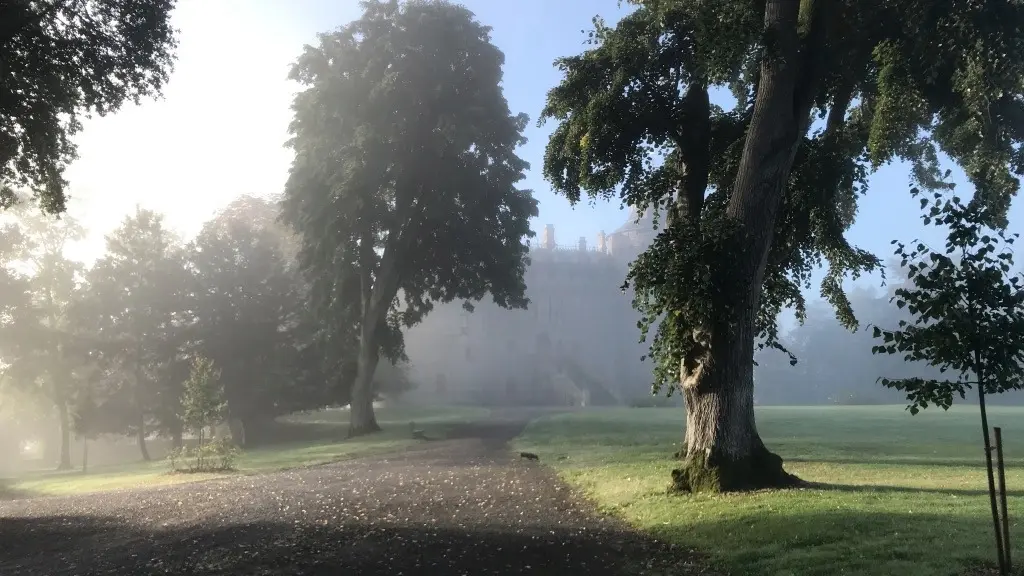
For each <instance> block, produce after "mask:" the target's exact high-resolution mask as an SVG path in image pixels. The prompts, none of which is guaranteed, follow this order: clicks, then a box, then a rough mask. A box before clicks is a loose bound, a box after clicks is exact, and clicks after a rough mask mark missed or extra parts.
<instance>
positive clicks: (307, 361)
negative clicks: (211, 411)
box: [0, 196, 410, 468]
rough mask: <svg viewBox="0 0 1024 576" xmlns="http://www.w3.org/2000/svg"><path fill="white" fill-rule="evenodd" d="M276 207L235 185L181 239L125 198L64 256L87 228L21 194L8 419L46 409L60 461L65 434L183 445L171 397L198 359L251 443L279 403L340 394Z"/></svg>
mask: <svg viewBox="0 0 1024 576" xmlns="http://www.w3.org/2000/svg"><path fill="white" fill-rule="evenodd" d="M278 213H279V205H278V202H277V200H276V199H267V198H256V197H249V196H246V197H242V198H239V199H237V200H235V201H234V202H232V203H231V204H229V205H228V206H227V207H226V208H225V209H224V210H222V211H221V212H220V213H219V214H217V215H216V217H214V218H213V219H211V220H210V221H208V222H207V223H206V224H205V225H204V226H203V228H202V230H201V231H200V233H199V234H198V235H197V236H196V237H195V238H194V239H193V240H191V241H189V242H183V241H182V240H180V239H179V238H178V237H176V236H175V234H173V233H172V231H171V230H170V229H168V227H167V226H166V225H165V224H164V221H163V218H162V216H161V215H160V214H157V213H155V212H153V211H150V210H146V209H143V208H137V209H136V211H135V212H134V213H133V214H130V215H128V216H127V217H126V218H125V219H124V220H123V221H122V222H121V224H120V226H118V227H117V228H116V229H115V230H113V231H112V232H111V233H110V234H108V235H107V237H106V251H105V253H104V254H103V255H101V256H100V257H99V258H98V259H97V260H96V261H95V263H93V264H92V265H91V266H86V265H85V264H84V263H82V262H79V261H77V260H75V259H73V258H71V257H69V256H68V250H67V249H68V248H69V247H71V245H72V244H74V243H75V242H77V241H79V240H81V239H82V238H83V237H84V235H85V230H84V228H83V227H82V226H81V225H80V224H79V223H78V222H76V221H75V219H74V218H71V217H70V216H68V215H63V216H61V217H60V218H59V219H58V218H55V217H53V216H49V215H45V214H43V213H41V212H40V211H39V209H38V207H37V206H35V205H33V204H32V203H25V204H23V205H20V206H18V207H16V208H15V209H13V210H11V211H9V212H7V213H6V214H5V216H4V218H5V221H4V224H3V228H2V231H0V307H2V315H0V358H2V360H3V368H4V370H3V376H2V379H0V398H2V399H3V401H0V411H2V412H3V417H4V418H5V419H12V420H15V421H17V422H16V423H17V424H18V425H21V426H25V425H31V424H33V423H32V422H26V421H25V420H29V419H33V418H34V419H37V420H39V419H42V420H44V421H46V422H49V421H50V420H51V419H52V420H53V421H54V422H55V423H56V425H57V426H58V427H59V431H60V433H59V438H60V442H59V444H58V445H59V456H58V455H57V454H54V456H57V457H58V458H59V460H58V461H59V465H60V466H61V467H65V468H66V467H69V466H70V465H71V462H70V445H71V442H72V440H73V438H74V437H75V436H79V437H95V436H97V435H101V434H118V435H127V436H133V437H135V438H136V440H137V442H138V446H139V450H140V453H141V455H142V457H143V458H145V459H148V458H149V457H150V456H149V451H148V449H147V442H146V441H147V438H148V437H151V436H152V435H154V434H156V435H161V436H164V437H167V438H169V439H171V443H172V445H173V446H175V447H179V446H181V444H182V441H183V435H184V434H185V429H186V426H185V422H184V415H185V414H184V412H185V411H184V410H183V408H182V406H181V405H180V402H181V398H182V394H183V391H184V384H185V382H186V381H187V380H188V378H189V372H190V366H191V362H192V361H193V360H194V359H195V358H199V357H202V358H208V359H210V360H211V361H212V362H213V363H214V364H215V365H216V367H217V369H218V370H219V371H220V380H221V382H222V384H223V389H224V397H225V402H226V405H225V416H226V418H227V419H228V421H229V423H230V425H231V427H232V432H233V436H235V437H236V439H238V440H239V441H244V442H245V443H246V444H250V445H251V444H253V443H260V442H261V441H263V440H264V439H265V436H266V432H267V431H268V425H269V424H271V423H272V422H273V421H274V419H275V418H276V417H277V416H279V415H282V414H287V413H291V412H294V411H297V410H304V409H312V408H319V407H322V406H325V405H329V404H344V403H347V401H348V398H347V390H348V386H347V383H346V382H345V381H344V378H345V375H346V374H349V373H352V371H351V370H345V369H338V370H331V369H330V368H331V367H332V366H330V365H328V364H327V363H325V362H323V361H322V360H323V358H324V357H325V354H324V353H323V345H324V342H323V339H322V338H321V337H320V335H321V332H322V330H321V325H320V324H318V322H317V321H316V319H315V317H314V315H313V314H312V313H311V310H310V309H309V306H308V304H307V302H308V298H307V291H308V285H307V282H306V281H305V280H304V279H303V275H302V274H300V273H299V271H298V269H297V266H296V259H295V251H296V241H295V240H294V238H293V237H292V234H291V233H290V232H289V231H288V230H287V229H286V228H284V227H282V226H281V225H279V224H278V223H277V218H278ZM341 355H343V354H341ZM330 356H331V357H332V358H337V357H339V354H332V355H330ZM382 376H383V377H384V378H385V379H388V383H384V384H382V385H379V386H378V391H384V392H386V391H388V390H389V389H391V388H395V389H396V390H404V389H407V388H408V387H409V386H410V384H409V383H408V381H407V380H406V379H405V378H404V375H403V373H402V369H401V367H395V368H394V369H390V370H389V371H386V372H384V373H383V374H382ZM391 380H394V381H395V382H396V384H395V385H394V386H390V381H391ZM389 386H390V387H389ZM37 424H38V422H37ZM243 439H244V440H243Z"/></svg>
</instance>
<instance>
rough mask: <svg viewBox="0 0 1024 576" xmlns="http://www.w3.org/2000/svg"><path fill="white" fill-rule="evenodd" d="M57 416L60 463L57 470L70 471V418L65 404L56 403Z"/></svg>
mask: <svg viewBox="0 0 1024 576" xmlns="http://www.w3.org/2000/svg"><path fill="white" fill-rule="evenodd" d="M57 416H58V418H59V419H60V462H59V463H58V464H57V469H58V470H70V469H71V417H70V415H69V414H68V405H67V402H64V401H63V399H61V400H60V401H58V402H57Z"/></svg>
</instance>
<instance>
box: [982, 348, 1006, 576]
mask: <svg viewBox="0 0 1024 576" xmlns="http://www.w3.org/2000/svg"><path fill="white" fill-rule="evenodd" d="M975 359H976V360H975V362H976V364H977V365H979V366H980V365H981V359H980V354H979V353H977V352H976V353H975ZM978 408H979V409H980V410H981V438H982V441H983V442H984V444H985V470H986V473H987V474H988V496H989V503H990V504H991V507H992V525H993V528H994V530H995V536H996V555H997V557H998V559H999V573H1000V574H1007V573H1008V572H1007V566H1006V554H1005V553H1004V552H1003V535H1002V530H1001V528H1002V527H1001V526H1000V524H999V506H998V505H997V504H996V480H995V475H994V474H993V472H992V441H991V440H990V438H989V433H988V410H987V409H986V408H985V374H984V372H983V371H982V370H978Z"/></svg>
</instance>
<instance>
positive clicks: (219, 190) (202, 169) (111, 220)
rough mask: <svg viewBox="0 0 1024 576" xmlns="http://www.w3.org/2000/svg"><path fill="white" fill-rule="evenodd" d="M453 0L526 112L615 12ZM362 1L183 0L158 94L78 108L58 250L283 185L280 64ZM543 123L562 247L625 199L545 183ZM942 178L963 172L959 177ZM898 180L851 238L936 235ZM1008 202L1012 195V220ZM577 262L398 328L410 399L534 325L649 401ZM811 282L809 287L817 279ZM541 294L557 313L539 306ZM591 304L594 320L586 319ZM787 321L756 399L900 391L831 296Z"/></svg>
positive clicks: (467, 383)
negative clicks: (108, 108) (405, 332)
mask: <svg viewBox="0 0 1024 576" xmlns="http://www.w3.org/2000/svg"><path fill="white" fill-rule="evenodd" d="M464 3H465V4H466V5H468V6H469V7H470V8H471V9H472V10H473V11H474V12H476V14H477V16H478V18H479V19H480V20H481V21H482V22H484V23H485V24H488V25H491V26H493V27H494V31H493V39H494V42H495V43H496V44H497V45H498V46H499V47H500V48H501V49H502V50H504V52H505V55H506V68H505V93H506V96H507V98H508V100H509V102H510V107H511V109H512V110H513V111H515V112H518V111H522V112H526V113H527V114H529V115H530V117H531V118H532V119H536V118H537V117H538V115H539V111H540V109H541V108H542V106H543V104H544V100H545V95H546V92H547V90H548V89H549V88H551V87H552V86H554V85H555V84H556V83H557V81H558V79H559V72H558V71H557V70H556V69H555V68H554V66H553V62H554V60H555V59H556V58H558V57H560V56H566V55H571V54H576V53H579V52H580V51H581V50H583V49H584V48H585V46H584V40H585V34H584V31H585V30H586V29H589V28H590V26H591V19H592V17H593V16H594V15H597V14H599V15H601V16H603V17H604V18H605V19H607V20H609V21H613V20H616V19H617V18H618V16H619V15H621V14H622V13H623V8H620V7H619V2H618V0H563V1H561V2H552V1H550V0H522V1H519V2H515V3H499V2H493V1H491V0H468V1H466V2H464ZM359 12H360V8H359V6H358V3H357V2H356V1H355V0H344V1H342V2H338V1H330V0H292V1H289V2H283V1H279V0H180V2H179V5H178V8H177V10H176V12H175V13H174V24H175V26H177V27H178V28H179V29H180V32H181V35H180V47H179V50H178V61H177V65H176V70H175V72H174V73H173V75H172V77H171V81H170V83H169V85H168V86H167V88H166V91H165V98H164V99H162V100H160V101H155V102H154V101H146V102H144V103H143V104H141V105H140V106H128V107H126V108H125V109H124V110H122V111H121V112H119V113H118V114H116V115H113V116H110V117H105V118H93V119H90V120H88V121H86V122H85V126H84V130H83V131H82V132H81V134H79V135H78V137H77V139H76V140H77V142H78V144H79V150H80V154H81V158H80V159H79V160H78V161H77V162H75V163H74V164H73V166H72V167H71V168H70V170H69V171H68V174H67V177H68V179H69V180H70V183H71V187H70V191H71V196H72V199H71V201H70V202H69V212H70V213H71V215H73V216H75V217H77V218H78V219H79V220H80V221H81V222H82V223H83V224H84V225H85V226H86V227H87V228H88V236H87V238H86V239H85V240H84V241H82V242H79V243H77V244H76V245H75V246H73V247H72V248H70V249H69V255H70V256H72V257H74V258H77V259H81V260H83V261H84V262H86V263H87V264H88V263H89V262H91V261H92V260H94V259H95V258H97V257H98V256H99V255H100V254H101V253H102V250H103V237H104V235H105V234H107V233H109V232H110V231H111V230H112V229H113V228H114V227H115V226H116V225H117V224H118V223H120V222H121V221H122V219H123V218H124V217H125V216H126V215H127V214H129V213H131V212H133V211H134V210H135V208H136V206H137V205H141V206H142V207H144V208H148V209H152V210H154V211H156V212H159V213H162V214H164V215H165V217H166V224H167V225H168V226H169V227H170V228H172V229H173V230H174V231H176V232H177V233H178V234H180V235H181V236H182V237H183V238H184V239H185V240H188V239H190V238H191V237H193V236H194V235H195V234H196V233H197V232H198V231H199V230H200V228H201V227H202V225H203V223H204V222H206V221H207V220H209V219H210V218H211V217H212V216H213V215H214V214H215V213H216V212H217V211H218V210H219V209H221V208H223V207H225V206H226V205H227V204H228V203H230V202H231V201H232V200H233V199H236V198H238V197H240V196H242V195H247V194H248V195H256V196H267V195H272V194H277V193H279V192H280V191H281V190H282V188H283V184H284V181H285V178H286V175H287V170H288V167H289V162H290V160H291V158H290V153H289V152H288V151H287V150H286V149H285V148H284V146H283V144H284V142H285V140H286V138H287V127H288V123H289V121H290V118H291V110H290V102H291V98H292V95H293V93H294V91H295V90H296V86H294V85H293V84H291V83H290V82H289V81H288V80H287V78H286V76H287V73H288V69H289V66H290V64H291V62H292V61H293V60H294V59H295V58H296V57H297V56H298V55H299V54H300V52H301V51H302V46H303V45H304V44H306V43H311V42H314V41H315V38H316V34H317V33H319V32H324V31H329V30H332V29H334V28H336V27H338V26H340V25H342V24H344V23H346V22H348V21H350V20H352V19H354V18H356V17H357V16H358V14H359ZM551 129H552V126H543V127H537V126H535V125H534V124H531V126H530V128H529V129H528V132H527V134H528V136H529V138H530V142H529V143H528V144H527V146H526V147H525V148H524V150H523V151H522V155H523V156H524V157H525V158H526V159H527V160H528V161H530V162H531V164H532V170H531V171H530V175H529V178H528V180H527V183H526V184H527V186H529V187H532V188H533V189H534V191H535V194H536V196H537V198H538V199H539V200H540V216H539V217H538V218H537V220H536V222H535V225H534V229H535V230H536V231H537V232H538V233H540V232H541V230H542V229H543V227H544V226H545V225H546V224H551V225H553V226H554V228H555V230H556V231H557V238H558V240H557V243H558V244H559V245H570V246H571V245H574V244H575V243H576V242H577V239H578V238H579V237H585V238H586V239H587V240H588V242H589V243H590V244H589V246H590V247H591V248H593V247H594V245H595V242H596V241H595V238H596V235H597V234H598V232H600V231H607V232H611V231H612V230H614V229H616V228H618V227H620V226H621V225H623V224H624V223H626V220H627V216H626V211H625V210H623V209H622V207H621V206H620V205H618V203H606V202H599V203H596V204H587V203H584V204H583V205H581V206H577V207H575V208H574V207H571V206H570V205H569V203H568V202H567V201H566V200H565V199H564V198H562V197H559V196H556V195H554V194H552V193H551V192H550V191H549V189H548V187H547V185H546V183H545V182H544V180H543V178H542V176H541V174H540V167H541V164H542V162H541V160H542V156H543V151H544V146H545V145H546V142H547V137H548V135H549V133H550V130H551ZM954 177H955V178H956V179H957V181H958V182H963V178H962V175H960V174H958V173H955V174H954ZM908 179H909V178H908V172H907V169H906V167H905V166H902V165H891V166H886V167H884V168H882V169H881V170H880V171H879V172H878V173H877V174H876V175H874V176H873V177H872V179H871V182H872V186H873V190H872V191H871V193H870V194H869V195H868V196H867V197H865V198H864V199H863V200H862V203H861V210H860V214H859V217H858V221H857V223H856V224H855V226H854V227H853V229H852V230H851V232H850V233H849V237H850V238H851V240H852V241H853V242H854V243H855V244H858V245H860V246H862V247H864V248H867V249H869V250H872V251H874V252H875V253H876V254H879V255H880V256H882V257H883V258H887V257H888V255H889V254H890V251H891V246H890V241H891V240H892V239H894V238H900V239H905V240H909V239H912V238H916V237H921V238H923V239H924V240H926V241H929V242H936V241H938V240H939V239H940V237H941V236H940V233H938V232H937V231H935V230H932V229H928V230H926V229H923V228H922V227H921V226H920V224H919V220H918V210H917V204H916V202H915V201H913V200H912V199H911V197H910V196H909V194H908V192H907V189H908ZM1019 210H1020V208H1019V207H1016V206H1015V207H1014V208H1013V209H1012V210H1011V215H1010V221H1011V222H1012V223H1014V222H1017V220H1018V218H1017V216H1018V212H1019ZM1011 227H1012V228H1013V227H1015V225H1011ZM572 266H575V268H572ZM572 266H570V265H569V264H566V265H565V266H562V267H561V268H560V267H559V266H549V268H548V269H549V270H550V269H554V270H558V269H564V270H569V269H570V268H572V269H573V270H583V272H580V273H581V274H585V275H586V277H585V278H582V277H580V276H578V275H577V276H575V277H574V278H575V279H571V278H570V280H566V281H564V282H561V283H558V282H555V283H552V282H550V278H549V276H550V274H549V273H548V272H545V273H541V272H538V271H537V270H533V271H531V272H530V276H529V278H528V280H529V285H530V294H531V297H533V298H534V299H535V304H534V308H533V309H532V310H531V311H528V312H500V313H499V312H497V311H495V310H491V309H490V308H488V306H487V305H485V306H482V307H481V308H480V310H479V311H478V314H476V315H474V316H472V317H470V318H466V317H465V316H464V315H463V314H462V313H461V312H460V311H458V310H456V309H455V308H451V307H449V308H445V307H442V308H439V310H438V311H437V312H436V313H435V315H434V316H432V317H430V318H428V320H427V322H425V323H424V324H423V326H421V327H419V328H417V329H415V330H414V331H413V332H412V333H410V335H409V355H410V359H411V364H412V373H413V374H414V376H415V378H414V379H415V380H416V384H417V387H418V388H417V390H416V391H414V392H413V393H412V394H411V397H416V396H417V395H418V396H420V397H422V398H429V397H431V394H432V393H431V391H434V392H436V391H437V389H438V386H439V385H440V387H441V388H442V389H450V388H454V389H461V390H462V392H464V394H463V395H462V396H457V397H458V399H459V400H460V401H467V402H468V401H476V402H486V401H492V402H493V401H498V399H500V398H501V395H500V394H498V392H493V394H497V396H494V395H493V394H492V396H488V394H490V393H488V392H484V391H483V390H484V389H485V388H487V387H492V388H494V389H495V390H505V391H506V392H507V391H508V390H515V389H516V386H521V385H526V384H525V383H527V382H529V380H530V374H529V372H528V371H527V370H526V369H525V368H524V367H526V366H530V365H531V364H530V363H531V362H536V361H537V359H536V357H535V356H531V355H535V354H537V353H538V349H539V346H538V343H537V338H538V337H539V336H538V334H541V333H543V334H544V335H545V336H544V337H545V338H548V339H549V341H550V342H552V343H553V344H552V346H553V348H557V347H559V346H560V347H561V348H559V349H560V350H562V351H563V353H562V354H561V356H562V357H570V358H572V363H573V364H574V365H575V366H576V367H577V368H579V369H577V368H572V367H568V366H562V370H563V371H571V372H577V373H578V374H577V375H578V377H579V378H580V379H593V380H594V381H596V382H598V383H600V387H601V388H604V389H605V390H608V391H611V392H612V393H613V396H614V397H615V400H616V401H617V402H621V403H642V402H647V401H649V400H643V398H644V397H645V396H647V395H646V392H645V391H646V387H647V384H648V382H647V378H648V376H649V366H645V365H643V364H641V363H640V359H639V358H640V355H641V354H642V353H643V350H644V348H643V346H641V345H638V344H637V343H636V340H637V338H638V332H637V330H636V328H635V324H634V323H635V316H633V315H632V312H631V311H630V310H629V305H628V299H627V298H626V297H625V296H622V295H621V294H619V293H618V291H617V289H618V285H619V284H620V282H621V280H622V277H623V276H624V274H625V261H624V260H622V259H621V258H620V259H618V260H616V261H614V262H610V263H605V264H601V266H603V268H601V270H602V272H600V273H594V272H593V270H595V268H594V267H593V266H591V267H589V268H588V267H587V266H579V265H578V263H577V264H573V265H572ZM567 274H568V272H567ZM573 274H575V272H574V273H573ZM570 277H571V274H570ZM819 277H820V275H819ZM848 284H850V286H851V287H852V286H853V284H852V283H848ZM857 288H858V290H857V292H856V294H855V299H854V300H855V301H854V305H855V309H856V311H857V312H858V313H861V314H862V315H863V316H864V319H865V320H867V321H870V320H871V319H876V320H885V321H889V322H890V323H892V322H895V317H894V316H893V313H892V309H891V308H890V307H888V305H887V303H886V299H887V295H886V290H888V288H883V287H882V285H881V278H880V277H879V276H877V275H875V276H869V277H866V278H863V279H862V280H860V281H859V282H858V283H857ZM809 296H810V297H811V298H812V300H817V293H816V289H815V290H813V291H812V292H811V293H810V294H809ZM545 306H546V307H547V308H545ZM570 306H572V307H573V308H572V310H571V311H569V310H570V309H569V307H570ZM545 309H548V310H551V309H554V310H563V313H562V314H561V315H558V314H552V313H550V312H549V313H548V315H547V316H544V314H545V313H544V312H543V310H545ZM517 314H518V315H519V316H516V317H515V318H517V319H516V320H510V318H512V317H513V316H514V315H517ZM538 314H539V315H540V316H538ZM594 317H598V318H602V319H603V320H602V321H601V322H598V323H597V324H595V323H593V322H594V321H593V318H594ZM509 322H518V324H517V326H518V328H515V329H510V328H508V327H507V326H508V325H509ZM587 322H591V323H587ZM469 323H473V324H472V326H473V328H472V329H470V324H469ZM783 325H784V327H785V328H786V329H787V330H791V332H789V333H787V334H786V337H785V338H786V341H788V342H790V343H791V344H792V346H793V349H794V351H795V352H797V354H798V355H799V356H800V357H801V363H800V364H798V366H797V367H795V368H794V367H790V366H789V365H788V362H787V359H786V357H785V356H783V355H781V354H777V353H773V354H770V355H761V356H759V363H760V366H759V368H758V373H757V374H758V375H757V378H758V393H757V396H758V401H760V402H763V403H764V402H770V403H798V402H811V403H819V402H822V403H825V402H829V403H831V402H850V403H855V402H868V403H876V402H900V401H901V399H900V398H899V396H898V395H895V394H892V393H888V392H886V391H883V390H880V389H879V387H878V385H877V384H876V383H875V379H876V378H877V377H878V376H880V375H882V373H883V372H885V373H886V374H885V375H890V376H892V375H899V374H892V373H891V371H892V370H903V369H905V368H906V367H904V366H902V362H901V361H900V360H899V359H898V358H888V359H879V358H874V357H872V355H871V354H870V349H869V348H870V344H871V342H870V338H868V337H867V335H866V334H864V333H860V334H850V333H848V332H846V331H844V330H842V329H841V328H840V327H839V326H838V324H836V323H835V321H834V319H833V317H832V313H831V311H830V310H829V309H828V308H827V307H825V306H821V305H817V304H815V305H812V306H811V309H810V318H809V322H808V325H807V326H805V327H802V328H800V329H795V330H794V328H795V325H794V323H793V322H792V320H791V319H787V320H786V321H784V323H783ZM472 330H475V331H476V332H473V331H472ZM474 334H476V335H477V336H476V337H474ZM480 335H483V336H480ZM498 335H500V336H498ZM555 344H557V346H555ZM556 360H557V359H556ZM556 360H552V359H548V360H547V361H552V362H554V361H556ZM582 371H585V372H586V374H583V373H582ZM439 380H440V384H439ZM509 381H513V382H512V383H511V384H510V383H509ZM460 382H461V384H460ZM516 382H522V383H523V384H516ZM460 386H461V388H460ZM474 387H476V389H475V390H474ZM434 397H436V396H434ZM453 397H456V396H453ZM488 398H490V400H488ZM591 400H592V401H593V399H592V398H591Z"/></svg>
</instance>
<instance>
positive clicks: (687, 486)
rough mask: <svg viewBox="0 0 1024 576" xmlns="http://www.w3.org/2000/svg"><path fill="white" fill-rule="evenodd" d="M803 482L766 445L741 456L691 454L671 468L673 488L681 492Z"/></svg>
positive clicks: (712, 490) (755, 487)
mask: <svg viewBox="0 0 1024 576" xmlns="http://www.w3.org/2000/svg"><path fill="white" fill-rule="evenodd" d="M802 484H803V482H802V481H801V480H800V479H799V478H797V477H796V476H794V475H792V474H790V473H789V472H786V471H785V470H784V469H783V468H782V458H781V457H779V456H778V455H776V454H774V453H772V452H770V451H769V450H768V449H767V448H765V447H764V446H763V445H761V446H759V447H757V448H755V449H754V450H753V451H752V452H751V454H750V456H748V457H746V458H744V459H742V460H732V459H727V458H724V457H721V456H717V455H714V454H712V455H711V456H710V457H708V456H705V455H704V454H701V453H697V454H691V455H689V456H687V457H686V458H684V460H683V463H682V466H681V467H680V468H676V469H675V470H673V471H672V490H674V491H678V492H712V493H715V492H740V491H749V490H762V489H766V488H793V487H796V486H800V485H802Z"/></svg>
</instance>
